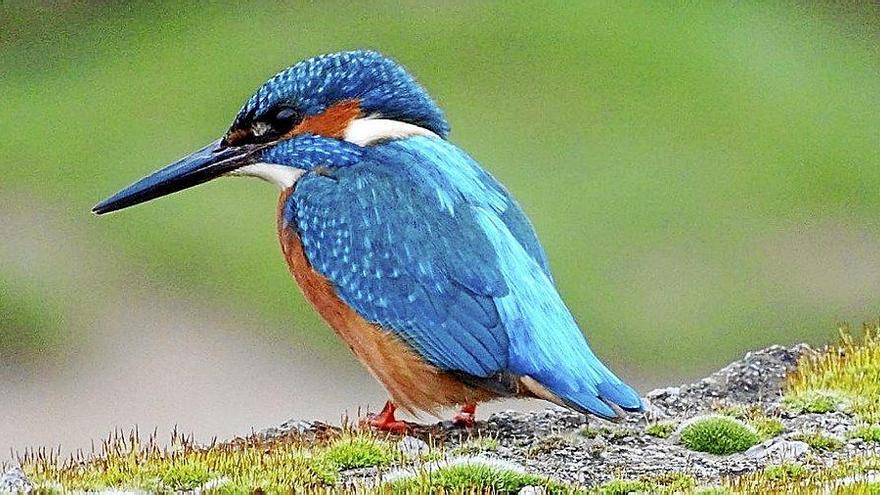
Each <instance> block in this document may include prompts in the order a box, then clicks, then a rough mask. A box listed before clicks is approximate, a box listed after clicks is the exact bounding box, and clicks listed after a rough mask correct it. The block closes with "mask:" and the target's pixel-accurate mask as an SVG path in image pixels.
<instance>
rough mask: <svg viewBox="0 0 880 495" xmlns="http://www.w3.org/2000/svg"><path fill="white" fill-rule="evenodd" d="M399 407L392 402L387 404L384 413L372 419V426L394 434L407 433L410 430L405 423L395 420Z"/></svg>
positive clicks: (383, 409)
mask: <svg viewBox="0 0 880 495" xmlns="http://www.w3.org/2000/svg"><path fill="white" fill-rule="evenodd" d="M395 410H397V406H395V405H394V403H393V402H391V401H390V400H389V401H388V402H386V403H385V407H383V408H382V412H380V413H379V414H377V415H375V416H373V417H372V418H370V426H371V427H372V428H375V429H377V430H379V431H390V432H392V433H406V430H407V429H408V428H409V427H408V426H407V425H406V423H405V422H403V421H398V420H397V419H395V418H394V411H395Z"/></svg>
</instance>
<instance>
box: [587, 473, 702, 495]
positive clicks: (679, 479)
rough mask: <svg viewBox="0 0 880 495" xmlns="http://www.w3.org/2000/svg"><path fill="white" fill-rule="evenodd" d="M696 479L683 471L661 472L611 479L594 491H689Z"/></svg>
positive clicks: (603, 493)
mask: <svg viewBox="0 0 880 495" xmlns="http://www.w3.org/2000/svg"><path fill="white" fill-rule="evenodd" d="M695 486H697V480H696V479H695V478H694V477H693V476H691V475H689V474H684V473H674V472H673V473H662V474H658V475H654V476H645V477H643V478H640V479H636V480H633V479H613V480H609V481H606V482H605V483H602V484H601V485H599V487H598V488H596V490H595V491H594V493H596V494H598V495H618V494H621V495H623V494H629V493H689V492H690V491H691V490H693V488H694V487H695Z"/></svg>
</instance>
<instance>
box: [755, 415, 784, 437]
mask: <svg viewBox="0 0 880 495" xmlns="http://www.w3.org/2000/svg"><path fill="white" fill-rule="evenodd" d="M749 424H750V425H752V427H753V428H754V429H755V431H757V432H758V437H760V439H761V440H767V439H770V438H773V437H778V436H779V435H781V434H782V432H783V431H785V425H783V424H782V421H780V420H779V419H778V418H770V417H767V416H760V417H757V418H754V419H752V420H750V421H749Z"/></svg>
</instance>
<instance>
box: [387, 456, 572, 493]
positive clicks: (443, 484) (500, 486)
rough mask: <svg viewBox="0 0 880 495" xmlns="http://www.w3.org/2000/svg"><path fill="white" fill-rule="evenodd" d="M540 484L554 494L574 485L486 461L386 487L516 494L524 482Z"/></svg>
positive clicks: (392, 489)
mask: <svg viewBox="0 0 880 495" xmlns="http://www.w3.org/2000/svg"><path fill="white" fill-rule="evenodd" d="M528 485H532V486H540V487H543V488H544V489H545V490H546V491H547V492H548V493H550V494H557V493H560V494H561V493H571V492H572V491H573V490H572V488H571V487H568V486H566V485H563V484H561V483H557V482H554V481H551V480H548V479H546V478H542V477H540V476H536V475H533V474H528V473H523V472H521V471H517V470H514V469H510V468H506V467H504V466H503V465H493V464H490V463H482V462H467V463H460V464H450V465H447V466H441V467H438V468H436V469H433V470H430V471H425V472H421V473H419V474H417V475H415V476H407V477H403V478H398V479H396V480H393V481H390V482H388V483H386V484H385V485H384V487H383V488H384V489H385V491H390V492H392V493H395V494H398V493H399V494H409V493H495V494H499V495H504V494H510V495H513V494H516V493H518V492H519V490H521V489H522V488H523V487H524V486H528Z"/></svg>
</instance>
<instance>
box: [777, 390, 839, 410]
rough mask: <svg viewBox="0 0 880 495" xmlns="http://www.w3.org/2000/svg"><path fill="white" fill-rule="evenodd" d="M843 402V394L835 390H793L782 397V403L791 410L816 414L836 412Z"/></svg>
mask: <svg viewBox="0 0 880 495" xmlns="http://www.w3.org/2000/svg"><path fill="white" fill-rule="evenodd" d="M843 402H844V397H843V395H841V394H840V392H836V391H833V390H806V391H803V392H793V393H789V394H787V395H786V396H785V397H784V398H783V399H782V405H783V406H784V407H785V408H787V409H788V410H790V411H793V412H796V413H815V414H826V413H830V412H834V411H836V410H837V409H838V407H840V406H841V404H843Z"/></svg>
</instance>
